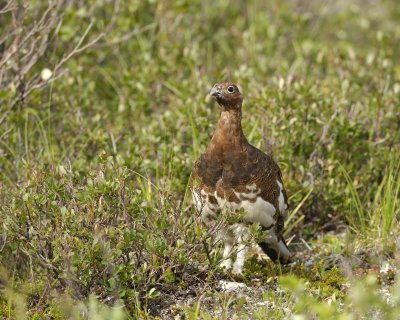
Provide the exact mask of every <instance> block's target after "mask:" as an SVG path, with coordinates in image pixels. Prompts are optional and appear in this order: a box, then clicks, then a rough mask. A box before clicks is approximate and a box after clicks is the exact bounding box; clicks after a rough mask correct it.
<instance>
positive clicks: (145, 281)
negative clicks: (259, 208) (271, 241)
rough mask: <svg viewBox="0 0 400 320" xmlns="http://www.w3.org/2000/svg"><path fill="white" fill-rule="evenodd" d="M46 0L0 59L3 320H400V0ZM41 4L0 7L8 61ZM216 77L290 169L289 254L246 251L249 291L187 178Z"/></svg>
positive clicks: (211, 118) (0, 51) (201, 141)
mask: <svg viewBox="0 0 400 320" xmlns="http://www.w3.org/2000/svg"><path fill="white" fill-rule="evenodd" d="M53 3H55V5H54V7H52V9H51V10H50V12H51V13H52V14H53V15H54V16H55V17H56V18H55V20H54V21H51V20H47V19H50V18H49V17H48V16H45V18H44V20H43V21H49V23H48V25H47V24H45V25H43V26H42V28H41V29H40V30H38V31H37V32H36V33H34V36H33V38H30V39H28V40H27V41H26V42H25V43H23V44H22V48H20V50H17V51H16V52H14V53H13V54H12V57H11V58H8V59H7V63H5V64H4V65H2V66H3V67H2V66H0V70H1V71H0V224H1V228H2V229H1V230H2V231H1V234H0V265H1V266H2V268H1V269H0V270H1V272H0V290H1V294H0V315H1V316H3V317H6V318H19V319H22V318H24V317H27V318H33V319H45V318H46V317H50V318H54V319H64V318H80V317H81V318H93V319H101V318H104V319H111V318H113V319H122V318H143V319H146V318H149V319H151V318H157V317H161V318H162V317H167V315H166V314H164V313H162V312H167V311H168V312H169V313H168V312H167V313H168V316H174V315H176V314H180V315H181V316H182V318H186V319H218V318H224V317H225V318H226V319H231V318H233V316H234V315H236V316H237V318H243V319H246V318H249V317H250V313H251V314H253V316H254V317H253V318H257V317H258V318H259V319H263V318H266V317H271V318H276V319H285V318H288V317H292V316H294V315H298V316H301V315H303V317H304V318H306V319H307V318H312V317H313V316H316V317H319V318H321V319H329V318H332V317H336V318H340V317H342V318H343V319H349V318H350V317H351V316H353V318H363V317H364V318H368V317H369V316H370V315H371V314H375V315H376V317H381V318H384V317H385V316H386V317H387V318H388V319H390V318H395V317H396V314H398V313H396V312H398V308H399V294H398V287H399V286H398V283H399V281H398V279H397V276H396V274H397V270H396V268H395V266H396V265H398V261H397V260H396V259H398V258H397V255H398V248H397V246H398V239H397V238H398V236H397V235H398V234H399V231H400V230H399V228H398V222H399V202H398V198H399V188H400V182H399V181H400V179H399V166H398V159H399V158H400V121H399V105H400V67H399V65H400V64H399V62H400V59H399V57H400V47H399V45H398V43H399V42H400V24H399V22H398V21H400V20H399V19H400V9H399V8H400V7H399V6H398V4H397V1H395V0H385V1H384V0H373V1H368V2H365V1H361V0H360V1H353V2H352V3H348V2H347V1H343V0H336V1H327V2H320V1H310V2H307V3H303V2H299V1H289V0H288V1H268V2H266V3H263V2H257V1H247V2H243V3H239V2H238V3H229V2H227V1H223V0H218V1H208V0H204V1H200V0H199V1H176V2H165V1H134V0H131V1H121V2H114V1H109V2H104V1H97V2H93V3H91V4H84V3H83V2H79V1H73V3H72V2H71V3H69V4H68V5H66V4H64V5H58V3H59V2H57V1H55V2H53ZM47 5H48V4H47V3H45V2H43V1H31V2H30V3H29V5H27V6H26V8H25V9H24V10H21V11H20V15H21V17H23V19H22V20H19V22H18V23H17V22H16V21H15V20H14V22H13V15H12V14H11V11H7V12H4V13H1V14H0V24H1V25H2V26H4V29H5V33H4V34H6V32H9V33H8V36H7V37H5V38H4V40H2V38H0V41H2V43H0V55H1V58H0V63H1V61H3V60H2V59H4V57H5V55H4V53H5V52H10V51H8V50H9V49H10V48H13V46H14V45H16V43H17V42H18V41H17V42H14V41H16V39H17V40H18V37H20V38H21V37H23V36H26V35H28V34H29V32H30V31H31V30H34V26H35V25H38V24H39V23H41V21H42V20H41V19H40V18H41V17H42V15H43V13H44V12H45V10H46V8H47ZM15 17H16V16H15V15H14V19H15ZM15 23H17V24H19V27H18V28H17V29H18V30H16V31H15V30H13V28H15V26H16V24H15ZM88 28H89V31H88V33H87V36H86V38H85V39H81V37H82V35H83V34H84V33H85V30H88ZM46 30H48V32H47V31H46ZM13 31H15V32H13ZM46 32H47V33H46ZM103 32H104V35H103V36H102V37H100V38H99V39H98V41H97V42H96V43H95V44H93V45H91V46H89V48H86V49H85V50H81V51H80V52H77V53H76V54H73V55H72V56H71V58H70V59H68V60H67V61H66V62H65V64H63V65H62V66H60V67H59V68H58V69H56V66H57V65H58V63H59V62H60V61H62V59H63V58H65V57H67V56H68V55H69V54H70V53H71V52H73V50H74V48H76V47H77V45H78V44H79V43H80V42H81V45H85V44H87V43H90V42H91V41H93V40H94V39H96V37H97V36H98V35H99V34H101V33H103ZM46 39H48V42H46V41H47V40H46ZM81 40H82V41H81ZM42 41H43V42H42ZM40 43H42V44H43V43H46V45H45V46H44V47H43V50H44V51H43V52H42V53H43V54H42V55H38V57H37V60H36V61H34V63H32V65H30V64H29V61H31V60H29V59H30V58H32V57H34V55H32V54H31V53H30V51H29V50H30V48H32V45H34V46H33V48H36V50H34V52H36V53H38V54H39V52H40V50H39V49H38V48H39V45H38V44H40ZM45 68H48V69H50V70H52V71H53V78H50V80H49V81H48V82H46V81H47V80H41V72H42V70H44V69H45ZM60 72H62V74H60ZM55 77H59V78H57V79H55ZM227 79H230V80H231V81H234V82H236V83H238V84H239V85H240V89H241V91H242V92H243V95H244V98H245V100H244V108H243V115H244V117H243V127H244V131H245V133H246V135H247V137H248V138H249V140H250V141H251V143H252V144H254V145H255V146H257V147H259V148H261V149H262V150H265V151H268V152H273V154H274V157H275V159H276V160H277V161H278V162H279V164H280V166H281V168H282V171H283V175H284V176H283V180H284V182H285V186H286V188H287V189H288V193H289V196H290V208H291V211H290V213H289V216H288V219H287V221H286V229H287V231H288V232H287V234H286V236H287V237H290V236H292V235H296V237H295V238H293V239H292V244H293V245H294V246H295V247H294V250H295V251H297V252H298V253H297V256H296V259H297V263H296V264H294V265H292V266H288V267H284V266H276V265H273V264H272V263H270V262H268V261H264V262H259V261H257V260H256V259H255V258H254V257H253V258H249V260H248V261H247V263H246V266H245V276H244V277H243V278H242V279H236V280H238V281H241V282H244V283H246V284H247V285H248V286H250V287H251V288H252V289H253V291H254V295H247V296H246V295H245V296H244V297H243V295H242V296H241V295H240V294H233V295H232V294H228V293H224V292H222V291H220V290H219V289H218V288H219V287H218V286H219V280H221V279H225V280H234V279H233V278H232V277H231V275H224V274H222V273H221V271H220V270H218V269H217V267H216V266H217V264H218V260H219V259H220V257H221V253H220V250H219V246H218V245H217V244H215V242H214V239H213V237H211V236H210V234H209V233H208V232H207V230H205V228H204V227H203V226H202V224H201V221H200V218H199V216H198V215H197V214H196V213H195V211H194V209H193V207H192V204H191V197H190V194H189V190H188V180H189V176H190V172H191V168H192V166H193V163H194V161H195V160H196V159H197V157H198V156H199V155H200V154H201V153H202V151H203V150H204V148H205V146H206V145H207V143H208V141H209V140H210V137H211V134H212V132H213V128H214V126H215V123H216V121H217V119H218V107H217V106H216V105H215V103H214V102H213V101H212V100H211V99H210V98H209V97H207V93H208V92H209V90H210V89H211V87H212V86H213V84H214V83H216V82H219V81H222V80H227ZM52 80H54V81H52ZM34 85H37V86H38V88H35V89H33V90H32V91H29V89H30V88H32V86H34ZM27 92H29V94H26V93H27ZM14 102H15V103H14ZM222 222H223V221H222ZM255 233H256V231H255ZM256 236H257V234H255V237H256ZM386 265H389V266H390V267H389V271H387V270H386V269H387V268H386V267H384V266H386ZM385 268H386V269H385ZM383 269H385V270H386V271H385V272H381V270H383ZM256 278H257V279H260V281H261V283H260V284H257V285H256V284H255V282H254V281H255V280H254V279H256ZM361 288H368V290H362V289H361ZM379 290H387V291H388V292H391V296H392V300H391V301H390V302H388V301H386V300H385V298H384V297H383V296H382V295H380V291H379ZM181 302H182V303H181ZM261 302H265V304H262V303H261ZM259 303H261V304H259Z"/></svg>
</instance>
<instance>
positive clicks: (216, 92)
mask: <svg viewBox="0 0 400 320" xmlns="http://www.w3.org/2000/svg"><path fill="white" fill-rule="evenodd" d="M219 95H220V92H219V90H218V88H217V87H213V88H212V89H211V91H210V96H212V97H218V96H219Z"/></svg>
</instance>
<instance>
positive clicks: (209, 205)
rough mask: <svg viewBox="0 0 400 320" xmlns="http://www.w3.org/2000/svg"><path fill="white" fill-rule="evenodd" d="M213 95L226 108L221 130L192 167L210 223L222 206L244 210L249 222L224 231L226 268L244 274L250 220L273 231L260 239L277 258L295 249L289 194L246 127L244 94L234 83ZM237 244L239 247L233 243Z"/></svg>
mask: <svg viewBox="0 0 400 320" xmlns="http://www.w3.org/2000/svg"><path fill="white" fill-rule="evenodd" d="M210 95H211V96H213V97H215V98H216V100H217V102H218V104H219V105H220V106H221V107H222V109H221V116H220V119H219V121H218V125H217V129H216V130H215V132H214V135H213V137H212V139H211V142H210V143H209V145H208V146H207V149H206V151H205V152H204V153H203V154H202V155H201V156H200V159H199V160H198V161H197V162H196V164H195V166H194V168H193V172H192V194H193V201H194V204H195V207H196V210H197V212H199V213H200V214H201V218H202V221H203V223H204V224H205V225H206V226H211V225H213V222H214V220H215V219H216V216H217V215H218V213H219V212H220V210H221V209H225V210H227V211H228V213H229V214H235V213H239V211H242V212H244V217H243V221H242V222H241V223H235V224H233V225H231V226H229V228H228V230H225V232H224V235H223V241H224V251H223V260H222V263H221V267H223V268H225V269H227V270H229V269H231V268H232V260H231V255H232V254H233V253H234V252H236V260H235V262H234V263H233V269H232V272H233V273H236V274H240V273H242V270H243V265H244V262H245V259H246V253H247V248H246V246H245V244H244V241H246V238H247V237H248V234H249V232H248V225H249V224H251V223H259V224H260V226H261V228H262V229H263V230H269V233H268V236H267V237H266V238H265V239H264V240H263V241H262V242H261V243H259V246H260V247H261V249H262V250H263V251H264V252H265V253H266V254H267V255H268V256H269V257H270V258H271V259H272V260H273V261H276V260H279V261H280V262H288V260H289V259H290V257H291V256H292V254H291V253H290V251H289V249H288V247H287V245H286V243H285V240H284V239H283V237H282V231H283V223H284V214H285V210H286V208H287V196H286V192H285V189H284V188H283V183H282V173H281V171H280V169H279V166H278V164H277V163H276V162H275V161H274V160H273V159H272V158H271V157H270V156H269V155H267V154H265V153H263V152H262V151H260V150H259V149H257V148H256V147H254V146H252V145H251V144H250V143H249V142H248V141H247V139H246V137H245V136H244V134H243V131H242V125H241V120H242V101H243V98H242V95H241V94H240V92H239V89H238V87H237V86H236V85H235V84H233V83H218V84H216V85H215V86H214V87H213V88H212V90H211V92H210ZM236 245H237V250H233V248H234V247H235V246H236Z"/></svg>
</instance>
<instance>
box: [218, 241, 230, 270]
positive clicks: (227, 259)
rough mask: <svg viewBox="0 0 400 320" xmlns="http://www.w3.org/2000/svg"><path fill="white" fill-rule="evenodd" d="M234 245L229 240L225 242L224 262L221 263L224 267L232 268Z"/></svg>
mask: <svg viewBox="0 0 400 320" xmlns="http://www.w3.org/2000/svg"><path fill="white" fill-rule="evenodd" d="M232 247H233V245H232V244H231V243H229V242H227V241H225V242H224V252H223V254H222V262H221V263H220V265H219V266H220V267H221V268H222V269H226V270H230V269H231V268H232V259H231V254H232Z"/></svg>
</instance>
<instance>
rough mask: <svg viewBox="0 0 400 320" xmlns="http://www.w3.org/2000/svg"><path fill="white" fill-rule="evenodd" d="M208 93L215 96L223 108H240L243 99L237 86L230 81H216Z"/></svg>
mask: <svg viewBox="0 0 400 320" xmlns="http://www.w3.org/2000/svg"><path fill="white" fill-rule="evenodd" d="M210 95H211V96H213V97H215V98H216V100H217V102H218V104H219V105H220V106H222V107H223V108H224V109H235V108H240V107H241V105H242V101H243V98H242V95H241V94H240V91H239V89H238V87H237V86H236V85H235V84H234V83H231V82H222V83H217V84H216V85H215V86H214V87H213V88H212V89H211V91H210Z"/></svg>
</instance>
